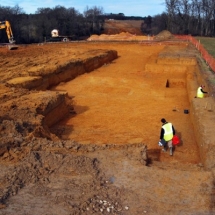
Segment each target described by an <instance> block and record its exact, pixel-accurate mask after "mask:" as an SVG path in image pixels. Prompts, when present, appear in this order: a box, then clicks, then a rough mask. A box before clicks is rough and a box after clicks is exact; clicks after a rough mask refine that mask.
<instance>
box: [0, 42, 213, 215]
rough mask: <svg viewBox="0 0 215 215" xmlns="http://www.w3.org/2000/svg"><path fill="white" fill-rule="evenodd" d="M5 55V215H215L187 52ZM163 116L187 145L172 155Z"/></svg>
mask: <svg viewBox="0 0 215 215" xmlns="http://www.w3.org/2000/svg"><path fill="white" fill-rule="evenodd" d="M116 53H117V55H116ZM0 54H1V62H0V77H1V85H0V96H1V104H0V106H1V108H0V113H1V114H0V117H1V118H0V120H1V126H0V135H1V142H0V144H1V145H0V146H1V147H0V163H1V164H0V168H1V171H0V203H1V204H0V214H8V215H12V214H17V215H23V214H26V215H27V214H31V215H38V214H49V215H54V214H56V215H57V214H62V215H64V214H65V215H68V214H81V215H82V214H122V215H127V214H128V215H139V214H208V215H210V214H214V212H215V210H214V177H213V171H212V170H209V169H206V168H204V165H203V161H202V160H201V158H200V153H199V148H198V144H197V139H196V134H195V130H194V126H193V124H192V120H191V114H192V112H191V109H190V108H191V100H190V97H189V96H190V95H189V93H188V91H187V85H188V84H187V83H188V81H191V82H192V80H193V77H194V76H195V71H199V70H200V68H199V64H198V62H197V60H196V57H195V56H196V54H197V53H196V51H195V49H194V48H193V47H192V46H190V45H189V44H188V43H186V42H175V41H174V42H172V43H168V44H167V43H153V44H152V45H149V44H144V43H141V42H136V43H134V42H132V43H129V42H92V40H91V42H77V43H76V42H72V43H66V44H65V43H56V44H39V45H37V46H36V45H31V46H25V47H24V46H20V47H19V49H17V50H14V51H9V50H7V49H6V48H5V47H4V48H0ZM89 59H90V60H89ZM100 59H102V60H100ZM92 60H93V61H92ZM89 68H90V69H89ZM72 70H74V71H75V72H74V73H72V72H71V71H72ZM64 71H66V72H64ZM83 71H86V72H83ZM68 73H70V75H67V74H68ZM75 76H77V77H75ZM192 86H196V85H195V84H193V85H192ZM195 90H196V89H195ZM191 97H193V98H194V95H191ZM198 102H201V104H200V105H203V106H204V107H205V101H204V100H202V101H198ZM187 109H188V110H189V111H190V112H189V114H185V112H184V110H187ZM208 114H213V112H207V113H206V115H205V116H206V117H209V118H210V117H211V115H210V116H209V115H208ZM163 117H164V118H166V119H167V120H168V121H170V122H172V123H173V125H174V126H175V128H176V132H177V134H178V136H179V137H180V139H181V144H180V145H179V146H177V147H175V150H174V154H173V156H170V155H169V152H166V153H163V152H162V151H161V148H160V147H159V146H158V141H159V134H160V127H161V122H160V119H161V118H163ZM208 122H209V123H211V122H210V121H208ZM208 126H209V127H213V126H214V125H213V124H210V125H208Z"/></svg>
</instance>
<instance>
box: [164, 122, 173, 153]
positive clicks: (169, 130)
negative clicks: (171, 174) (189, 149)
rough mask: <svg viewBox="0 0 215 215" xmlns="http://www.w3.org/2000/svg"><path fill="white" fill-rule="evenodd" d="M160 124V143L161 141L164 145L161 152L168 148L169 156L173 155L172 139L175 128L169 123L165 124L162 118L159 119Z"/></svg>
mask: <svg viewBox="0 0 215 215" xmlns="http://www.w3.org/2000/svg"><path fill="white" fill-rule="evenodd" d="M161 122H162V123H163V124H162V127H161V132H160V142H162V141H163V140H164V141H165V144H164V145H163V151H167V149H168V148H169V151H170V152H169V153H170V155H173V144H172V138H173V136H174V135H175V128H174V126H173V125H172V123H171V122H167V121H166V120H165V119H164V118H162V119H161Z"/></svg>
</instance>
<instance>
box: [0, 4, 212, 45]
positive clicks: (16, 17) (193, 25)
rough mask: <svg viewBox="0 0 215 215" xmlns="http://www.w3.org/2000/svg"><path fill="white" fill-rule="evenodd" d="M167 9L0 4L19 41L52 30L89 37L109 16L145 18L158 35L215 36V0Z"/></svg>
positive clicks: (39, 38)
mask: <svg viewBox="0 0 215 215" xmlns="http://www.w3.org/2000/svg"><path fill="white" fill-rule="evenodd" d="M164 1H165V2H164V3H165V6H166V11H165V12H163V13H161V14H158V15H156V16H153V17H151V16H147V17H135V16H125V15H124V14H123V13H118V14H112V13H110V14H105V13H104V10H103V8H101V7H96V6H94V7H92V8H89V7H86V9H85V11H84V12H83V14H82V13H80V12H79V11H77V10H76V9H75V8H73V7H71V8H65V7H63V6H59V5H58V6H55V7H54V8H38V9H37V11H36V12H35V13H34V14H26V13H25V12H24V11H23V9H22V8H20V7H19V6H18V5H16V6H14V7H4V6H1V5H0V21H4V20H8V21H9V22H10V23H11V27H12V31H13V34H14V37H15V40H16V42H17V43H19V44H28V43H38V42H43V41H44V40H45V39H47V38H49V37H51V30H53V29H58V30H59V32H60V35H65V36H71V37H72V38H73V39H74V40H76V39H77V40H81V39H85V38H87V37H89V36H91V35H92V34H98V35H100V34H102V32H103V30H104V23H105V20H106V19H116V20H117V19H118V20H128V19H129V20H132V19H133V20H143V25H142V26H141V30H142V32H143V34H152V35H156V34H158V33H159V32H161V31H162V30H169V31H170V32H171V33H173V34H191V35H195V36H196V35H200V36H215V1H214V0H164ZM0 42H1V43H4V42H8V38H7V35H6V32H5V31H2V30H1V31H0Z"/></svg>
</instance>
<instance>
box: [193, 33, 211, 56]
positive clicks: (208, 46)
mask: <svg viewBox="0 0 215 215" xmlns="http://www.w3.org/2000/svg"><path fill="white" fill-rule="evenodd" d="M195 38H196V39H197V40H198V41H200V43H201V44H202V45H203V46H204V48H205V49H206V50H207V51H208V53H209V54H210V55H212V56H213V57H214V58H215V38H214V37H195Z"/></svg>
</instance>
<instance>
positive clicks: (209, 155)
mask: <svg viewBox="0 0 215 215" xmlns="http://www.w3.org/2000/svg"><path fill="white" fill-rule="evenodd" d="M161 65H162V66H161ZM146 70H147V71H149V72H150V71H151V72H159V73H161V72H162V74H163V75H165V74H170V73H171V72H172V71H174V74H175V77H177V76H178V77H179V79H178V80H180V79H184V82H183V83H185V85H186V86H185V87H186V89H187V96H188V99H189V103H190V107H189V116H190V120H191V122H192V124H193V129H194V133H195V138H196V142H197V144H198V148H199V154H200V158H201V162H202V164H203V165H204V167H205V168H206V169H212V168H215V159H214V158H215V132H214V127H215V126H214V124H215V114H214V113H215V101H214V98H213V96H211V94H209V96H207V97H205V98H203V99H199V98H195V97H196V92H197V88H198V87H199V86H200V85H205V86H206V89H207V91H209V92H213V89H214V87H213V86H210V84H209V83H208V81H207V77H206V76H205V74H203V73H202V72H201V70H202V66H201V62H200V61H199V60H198V59H197V57H195V56H194V57H183V56H182V57H181V56H180V55H179V56H178V57H176V56H175V57H171V56H168V55H167V56H165V55H163V56H162V54H161V56H159V57H158V59H157V61H156V62H153V63H149V64H146ZM180 74H181V75H180ZM183 74H185V75H184V76H183ZM166 76H167V75H166ZM167 77H168V76H167ZM168 84H171V83H168ZM213 93H214V92H213ZM190 150H192V149H190Z"/></svg>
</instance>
